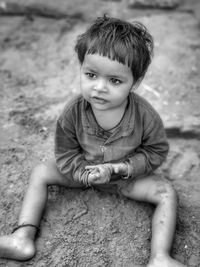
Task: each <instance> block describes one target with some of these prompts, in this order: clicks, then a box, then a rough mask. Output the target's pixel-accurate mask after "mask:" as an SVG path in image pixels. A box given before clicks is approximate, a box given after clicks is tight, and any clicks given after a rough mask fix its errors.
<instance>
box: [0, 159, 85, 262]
mask: <svg viewBox="0 0 200 267" xmlns="http://www.w3.org/2000/svg"><path fill="white" fill-rule="evenodd" d="M49 185H60V186H66V187H81V184H79V183H75V182H71V181H70V180H69V179H66V178H65V177H64V176H62V175H61V174H60V172H59V171H58V170H57V168H56V165H55V162H54V161H49V162H47V163H46V164H41V165H39V166H37V167H36V168H35V169H34V170H33V172H32V174H31V177H30V182H29V186H28V189H27V192H26V194H25V197H24V200H23V204H22V208H21V212H20V215H19V220H18V225H22V224H33V225H36V226H39V224H40V221H41V217H42V214H43V210H44V208H45V205H46V201H47V196H48V186H49ZM35 235H36V229H35V228H34V227H31V226H28V227H22V228H19V229H18V230H17V231H16V232H14V233H13V234H11V235H8V236H2V237H0V257H1V258H10V259H15V260H27V259H30V258H32V257H33V256H34V255H35V252H36V249H35V244H34V239H35Z"/></svg>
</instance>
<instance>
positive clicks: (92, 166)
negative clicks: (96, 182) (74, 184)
mask: <svg viewBox="0 0 200 267" xmlns="http://www.w3.org/2000/svg"><path fill="white" fill-rule="evenodd" d="M85 169H86V170H92V169H98V165H88V166H85Z"/></svg>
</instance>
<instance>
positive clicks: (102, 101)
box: [91, 96, 108, 104]
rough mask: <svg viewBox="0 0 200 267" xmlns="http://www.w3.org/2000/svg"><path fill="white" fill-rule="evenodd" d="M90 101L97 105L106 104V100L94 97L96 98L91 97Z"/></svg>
mask: <svg viewBox="0 0 200 267" xmlns="http://www.w3.org/2000/svg"><path fill="white" fill-rule="evenodd" d="M91 100H92V102H94V103H97V104H105V103H107V102H108V101H107V100H106V99H104V98H101V97H96V96H93V97H91Z"/></svg>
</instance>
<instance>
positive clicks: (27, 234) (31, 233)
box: [12, 224, 39, 240]
mask: <svg viewBox="0 0 200 267" xmlns="http://www.w3.org/2000/svg"><path fill="white" fill-rule="evenodd" d="M38 232H39V227H38V226H36V225H33V224H21V225H18V226H17V227H15V228H14V229H13V231H12V234H14V235H15V236H18V237H21V238H29V239H32V240H33V239H34V238H35V236H36V234H37V233H38Z"/></svg>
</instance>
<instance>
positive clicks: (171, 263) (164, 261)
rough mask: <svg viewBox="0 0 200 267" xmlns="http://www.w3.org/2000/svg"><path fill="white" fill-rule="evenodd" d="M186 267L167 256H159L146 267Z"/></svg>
mask: <svg viewBox="0 0 200 267" xmlns="http://www.w3.org/2000/svg"><path fill="white" fill-rule="evenodd" d="M160 266H162V267H186V265H183V264H182V263H180V262H178V261H176V260H174V259H172V258H171V257H170V256H168V255H159V256H156V257H154V258H152V259H151V260H150V262H149V263H148V265H147V267H160Z"/></svg>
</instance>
